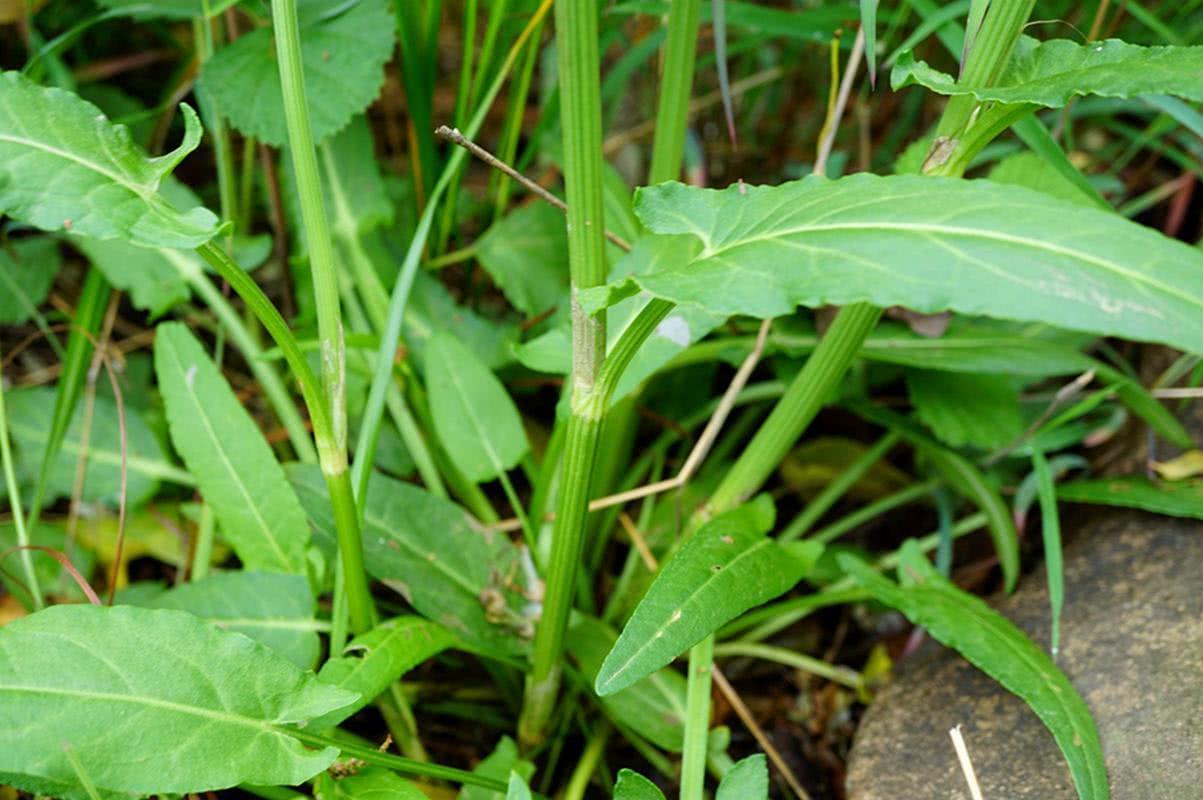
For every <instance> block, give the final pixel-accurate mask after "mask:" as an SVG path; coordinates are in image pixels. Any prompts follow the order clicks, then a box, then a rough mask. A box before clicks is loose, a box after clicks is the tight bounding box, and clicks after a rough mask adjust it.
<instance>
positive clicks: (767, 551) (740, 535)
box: [594, 497, 822, 697]
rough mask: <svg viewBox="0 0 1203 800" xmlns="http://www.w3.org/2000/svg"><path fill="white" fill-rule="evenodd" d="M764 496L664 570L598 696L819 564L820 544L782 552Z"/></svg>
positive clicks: (719, 522)
mask: <svg viewBox="0 0 1203 800" xmlns="http://www.w3.org/2000/svg"><path fill="white" fill-rule="evenodd" d="M772 522H773V510H772V504H771V502H770V501H769V500H768V499H767V497H762V498H760V499H759V500H757V501H754V502H752V503H749V504H746V505H743V506H740V507H739V508H737V509H735V510H733V511H729V512H727V513H726V514H721V515H719V516H717V517H715V518H714V519H713V520H711V521H710V522H708V523H707V524H706V525H704V526H703V527H702V528H701V529H700V530H699V531H698V532H697V533H696V534H694V535H693V536H692V537H691V538H690V539H689V540H688V541H687V542H685V544H684V545H682V546H681V549H680V550H679V551H677V554H676V555H675V556H673V558H672V560H670V561H669V562H668V563H667V564H665V565H664V567H663V569H661V571H660V573H659V574H658V575H657V576H656V579H655V581H653V583H652V585H651V587H650V588H649V589H648V591H647V594H646V595H644V597H643V599H642V600H640V601H639V605H638V607H636V609H635V613H634V614H632V615H631V619H630V621H628V622H627V624H626V627H625V628H623V631H622V634H621V635H620V636H619V637H618V641H617V642H616V643H615V645H614V649H613V650H611V651H610V654H609V655H608V656H606V660H605V662H604V663H603V664H602V666H601V670H600V671H599V672H598V676H597V680H596V681H595V684H594V685H595V687H596V690H597V694H598V695H599V696H601V697H605V696H606V695H611V694H613V693H615V692H617V691H619V690H620V689H623V688H626V687H627V686H630V685H631V684H633V683H635V681H637V680H639V679H641V678H643V677H645V676H647V675H650V674H651V673H652V672H653V671H655V670H657V669H660V668H661V667H663V666H664V665H666V664H668V663H669V662H671V661H672V660H673V659H674V658H676V657H677V656H678V655H680V654H681V653H683V652H685V651H686V650H688V649H689V648H690V647H692V646H693V645H694V644H696V643H697V642H699V641H701V640H702V639H704V638H705V637H706V636H708V635H709V634H711V633H713V632H714V631H716V630H718V629H719V628H720V627H722V626H723V625H725V624H726V623H727V622H730V621H731V620H732V619H734V618H735V617H737V616H739V615H740V614H742V613H743V612H744V611H746V610H748V609H749V608H752V607H753V606H757V605H760V604H761V603H763V602H765V601H767V600H771V599H773V598H774V597H776V596H777V595H779V594H782V593H783V592H786V591H789V589H790V588H791V587H793V585H794V584H796V583H797V582H798V581H799V580H801V579H802V576H803V575H805V574H806V571H807V570H808V569H810V567H811V566H812V565H813V564H814V562H815V561H816V560H817V559H818V557H819V554H820V552H821V551H822V546H821V545H819V544H817V543H815V542H802V543H799V544H798V545H794V546H790V547H782V546H781V545H779V544H777V543H776V542H775V541H773V540H772V539H769V538H768V537H766V536H765V535H764V534H765V532H766V531H767V530H768V529H769V528H771V527H772Z"/></svg>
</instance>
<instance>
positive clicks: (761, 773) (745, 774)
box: [714, 753, 769, 800]
mask: <svg viewBox="0 0 1203 800" xmlns="http://www.w3.org/2000/svg"><path fill="white" fill-rule="evenodd" d="M768 796H769V767H768V764H766V763H765V758H764V754H763V753H757V754H756V755H754V756H748V757H747V758H745V759H743V760H742V761H740V762H739V763H738V764H736V765H735V766H734V767H732V768H731V769H730V771H729V772H727V774H726V775H724V776H723V780H722V781H721V782H720V783H719V785H718V792H717V793H716V794H715V795H714V800H768Z"/></svg>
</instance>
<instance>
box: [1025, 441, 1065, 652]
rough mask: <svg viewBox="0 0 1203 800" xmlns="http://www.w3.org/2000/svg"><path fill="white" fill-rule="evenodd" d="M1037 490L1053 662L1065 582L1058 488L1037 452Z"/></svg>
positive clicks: (1034, 464)
mask: <svg viewBox="0 0 1203 800" xmlns="http://www.w3.org/2000/svg"><path fill="white" fill-rule="evenodd" d="M1032 467H1033V469H1034V470H1035V474H1036V490H1037V493H1038V494H1039V496H1040V520H1041V525H1040V534H1041V537H1042V538H1043V540H1044V571H1045V572H1046V573H1047V574H1048V602H1049V607H1050V610H1051V612H1052V633H1051V635H1050V637H1049V651H1050V652H1051V653H1052V655H1053V658H1056V657H1057V651H1058V650H1060V648H1061V609H1062V607H1063V606H1064V605H1065V578H1064V576H1063V574H1062V566H1061V565H1062V559H1061V520H1060V518H1059V517H1058V516H1057V488H1056V486H1055V485H1054V483H1053V471H1052V470H1051V469H1050V468H1049V464H1048V460H1047V459H1046V458H1045V457H1044V453H1042V452H1041V451H1040V450H1039V449H1035V450H1033V451H1032Z"/></svg>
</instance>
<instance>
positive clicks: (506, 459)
mask: <svg viewBox="0 0 1203 800" xmlns="http://www.w3.org/2000/svg"><path fill="white" fill-rule="evenodd" d="M426 348H427V349H426V383H427V390H428V391H429V392H430V412H431V414H432V415H433V416H434V429H435V431H436V432H437V433H438V435H439V441H441V442H442V443H443V447H445V448H446V449H447V454H448V455H450V456H451V460H452V461H454V462H455V465H456V466H457V467H459V470H460V472H462V473H464V476H465V477H466V478H468V479H469V480H471V481H473V482H476V483H479V482H481V481H487V480H492V479H494V478H496V477H497V476H498V475H501V474H502V473H504V472H505V471H506V470H508V469H511V468H512V467H514V466H516V465H517V464H518V462H519V461H520V460H521V459H522V456H524V455H525V454H526V451H527V450H528V449H529V446H528V445H527V443H526V432H525V431H524V430H523V429H522V419H521V417H519V416H518V409H517V407H515V405H514V401H513V400H511V399H510V396H509V394H508V393H507V392H506V390H505V386H504V385H502V383H501V381H500V380H498V379H497V376H496V375H494V374H493V373H492V372H490V371H489V368H488V367H486V366H485V365H484V364H483V363H482V362H481V360H480V359H479V358H478V357H477V356H476V354H475V353H473V352H472V351H471V350H469V349H468V348H467V347H465V346H464V345H463V343H461V342H460V340H459V339H457V338H455V337H454V336H452V335H450V334H448V333H442V332H440V333H436V334H435V335H434V336H433V337H432V338H431V340H430V342H429V343H427V345H426Z"/></svg>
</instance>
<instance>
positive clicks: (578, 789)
mask: <svg viewBox="0 0 1203 800" xmlns="http://www.w3.org/2000/svg"><path fill="white" fill-rule="evenodd" d="M610 730H611V728H610V726H609V725H608V724H606V723H602V724H601V725H600V726H599V729H598V730H596V731H594V733H593V734H592V735H591V736H590V737H589V742H588V743H587V744H586V745H585V750H584V752H582V753H581V757H580V759H579V760H578V761H577V762H576V768H575V769H573V770H572V777H571V778H569V779H568V785H567V786H566V787H565V788H564V796H563V798H562V800H584V797H585V791H586V790H587V789H588V788H589V781H590V780H591V779H592V778H593V773H594V772H596V771H597V764H598V762H599V761H601V757H602V755H603V754H604V753H605V752H606V742H607V741H609V739H610Z"/></svg>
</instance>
